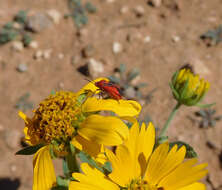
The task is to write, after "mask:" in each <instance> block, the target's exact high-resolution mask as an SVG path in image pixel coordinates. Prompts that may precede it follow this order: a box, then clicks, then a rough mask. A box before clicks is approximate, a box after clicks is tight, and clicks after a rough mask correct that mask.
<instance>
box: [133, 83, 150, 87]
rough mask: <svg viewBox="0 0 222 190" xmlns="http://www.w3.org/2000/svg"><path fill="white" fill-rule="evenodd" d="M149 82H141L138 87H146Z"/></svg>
mask: <svg viewBox="0 0 222 190" xmlns="http://www.w3.org/2000/svg"><path fill="white" fill-rule="evenodd" d="M147 85H148V84H147V83H145V82H142V83H139V84H138V85H136V87H137V88H144V87H146V86H147Z"/></svg>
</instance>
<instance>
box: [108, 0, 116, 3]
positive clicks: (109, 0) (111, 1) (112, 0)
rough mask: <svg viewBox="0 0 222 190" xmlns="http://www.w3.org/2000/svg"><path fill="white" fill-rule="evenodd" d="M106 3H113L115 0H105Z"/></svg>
mask: <svg viewBox="0 0 222 190" xmlns="http://www.w3.org/2000/svg"><path fill="white" fill-rule="evenodd" d="M106 2H107V3H114V2H115V0H106Z"/></svg>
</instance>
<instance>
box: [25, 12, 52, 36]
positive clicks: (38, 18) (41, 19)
mask: <svg viewBox="0 0 222 190" xmlns="http://www.w3.org/2000/svg"><path fill="white" fill-rule="evenodd" d="M51 25H52V21H51V19H50V18H49V17H48V16H47V15H46V14H44V13H37V14H35V15H33V16H31V17H29V18H28V21H27V27H28V28H29V29H30V30H32V31H33V32H41V31H43V30H44V29H47V28H49V27H50V26H51Z"/></svg>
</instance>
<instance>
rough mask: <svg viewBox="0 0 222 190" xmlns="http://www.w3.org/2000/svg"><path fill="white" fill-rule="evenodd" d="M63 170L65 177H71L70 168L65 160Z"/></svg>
mask: <svg viewBox="0 0 222 190" xmlns="http://www.w3.org/2000/svg"><path fill="white" fill-rule="evenodd" d="M62 169H63V174H64V176H66V177H68V176H69V167H68V164H67V162H66V160H65V159H63V160H62Z"/></svg>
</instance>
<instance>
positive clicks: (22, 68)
mask: <svg viewBox="0 0 222 190" xmlns="http://www.w3.org/2000/svg"><path fill="white" fill-rule="evenodd" d="M27 70H28V66H27V65H26V64H24V63H20V64H19V65H18V67H17V71H19V72H21V73H23V72H26V71H27Z"/></svg>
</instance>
